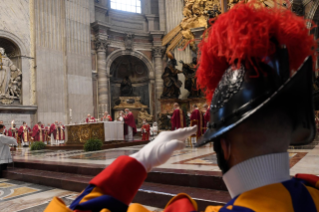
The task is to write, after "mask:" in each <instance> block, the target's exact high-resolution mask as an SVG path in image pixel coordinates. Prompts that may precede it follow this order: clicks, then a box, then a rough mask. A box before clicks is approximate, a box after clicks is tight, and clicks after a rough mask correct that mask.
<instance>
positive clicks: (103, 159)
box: [13, 145, 319, 175]
mask: <svg viewBox="0 0 319 212" xmlns="http://www.w3.org/2000/svg"><path fill="white" fill-rule="evenodd" d="M142 147H143V146H142V145H140V146H133V147H122V148H117V149H108V150H101V151H96V152H84V151H83V150H59V151H55V150H40V151H32V152H31V151H29V149H27V148H24V149H21V148H20V149H18V150H17V151H16V152H14V153H13V158H14V160H17V161H18V160H23V161H37V162H52V163H55V162H59V163H73V164H74V163H79V164H90V166H94V165H97V166H98V165H99V166H101V165H108V164H111V163H112V162H113V161H114V160H115V159H116V158H117V157H118V156H120V155H130V154H133V153H135V152H137V151H138V150H139V149H141V148H142ZM289 156H290V168H291V175H294V174H296V173H311V174H316V175H319V166H318V165H317V164H319V145H317V146H316V147H315V148H314V149H312V150H309V149H298V150H296V149H290V150H289ZM159 168H164V169H184V170H202V171H220V170H219V168H218V166H217V160H216V155H215V153H214V150H213V148H212V147H210V146H206V147H202V148H198V149H193V148H185V149H183V150H179V151H176V152H174V154H173V155H172V157H171V158H170V159H169V160H168V161H167V162H166V163H165V164H163V165H162V166H160V167H159Z"/></svg>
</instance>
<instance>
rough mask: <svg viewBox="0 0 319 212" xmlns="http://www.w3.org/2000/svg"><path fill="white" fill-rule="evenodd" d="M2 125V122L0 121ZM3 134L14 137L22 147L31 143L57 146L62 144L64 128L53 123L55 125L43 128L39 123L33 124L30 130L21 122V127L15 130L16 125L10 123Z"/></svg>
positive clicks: (60, 123) (58, 123)
mask: <svg viewBox="0 0 319 212" xmlns="http://www.w3.org/2000/svg"><path fill="white" fill-rule="evenodd" d="M0 124H3V121H0ZM3 134H4V135H6V136H10V137H14V138H16V139H17V142H18V143H21V145H23V146H28V145H29V143H30V142H31V141H41V142H44V143H51V144H58V143H64V140H65V127H64V125H63V124H62V122H58V121H55V123H52V124H48V125H47V126H44V125H43V124H42V123H41V122H38V123H37V124H35V125H34V126H33V128H32V130H31V128H30V127H29V126H28V125H27V124H26V122H23V125H22V126H20V127H19V129H18V128H16V124H15V123H14V121H12V126H11V128H10V129H9V130H7V129H4V131H3Z"/></svg>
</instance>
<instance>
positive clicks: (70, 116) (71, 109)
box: [70, 108, 72, 117]
mask: <svg viewBox="0 0 319 212" xmlns="http://www.w3.org/2000/svg"><path fill="white" fill-rule="evenodd" d="M70 117H72V109H71V108H70Z"/></svg>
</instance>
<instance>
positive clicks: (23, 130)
mask: <svg viewBox="0 0 319 212" xmlns="http://www.w3.org/2000/svg"><path fill="white" fill-rule="evenodd" d="M189 116H190V117H189V118H190V126H194V125H197V126H198V130H197V134H196V135H194V136H193V137H194V138H195V140H196V139H197V138H200V137H201V136H202V134H203V133H204V132H205V131H206V129H207V126H206V125H207V123H208V122H209V119H210V114H209V108H208V106H207V105H204V106H203V109H201V110H200V109H199V108H198V107H197V105H196V104H194V105H193V110H192V112H191V114H189ZM115 120H116V121H122V122H124V139H125V140H126V141H128V142H129V141H134V135H136V133H137V128H136V124H135V118H134V115H133V113H132V112H131V111H130V110H129V109H125V111H120V113H119V116H118V117H117V118H116V119H115ZM98 121H102V122H104V121H113V119H112V117H111V115H110V114H109V113H108V112H104V115H103V117H101V118H100V119H96V118H94V117H93V116H91V115H90V114H88V115H87V118H86V123H95V122H98ZM0 124H3V121H0ZM171 125H172V130H177V129H179V128H184V127H187V126H186V115H185V113H184V111H183V110H182V109H181V108H180V106H179V104H178V103H174V112H173V114H172V116H171ZM150 132H151V126H150V124H149V123H147V121H146V120H143V124H142V127H141V137H142V140H143V141H148V140H150V134H151V133H150ZM3 134H4V135H6V136H9V137H14V138H16V140H17V142H18V143H19V144H21V145H22V146H29V144H30V143H31V142H34V141H40V142H44V143H45V144H51V145H55V144H63V143H64V140H65V126H64V125H63V124H62V122H58V121H55V122H54V123H52V124H47V125H46V126H45V125H44V124H43V123H41V122H38V123H37V124H35V125H34V126H33V128H32V129H31V128H30V127H29V126H28V125H27V124H26V122H23V125H21V126H20V127H19V128H17V126H16V124H15V123H14V121H12V124H11V128H10V129H5V130H4V132H3Z"/></svg>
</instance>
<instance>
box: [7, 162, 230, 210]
mask: <svg viewBox="0 0 319 212" xmlns="http://www.w3.org/2000/svg"><path fill="white" fill-rule="evenodd" d="M3 177H4V178H7V179H12V180H19V181H25V182H30V183H35V184H40V185H46V186H51V187H55V188H60V189H65V190H70V191H76V192H81V191H82V190H83V189H84V188H85V187H86V186H87V184H88V182H89V181H90V180H91V179H92V178H93V176H92V175H81V174H72V173H66V172H64V173H62V172H55V171H44V170H36V169H26V168H8V170H6V171H3ZM178 193H187V194H189V195H190V196H192V197H193V198H194V199H195V200H196V201H197V203H198V206H199V211H202V210H204V209H205V208H206V207H207V206H208V205H224V204H225V203H226V202H228V201H229V200H230V199H231V198H230V196H229V194H228V192H227V191H221V190H213V189H203V188H194V187H187V186H178V185H167V184H160V183H152V182H144V183H143V185H142V186H141V188H140V189H139V191H138V193H137V195H136V196H135V198H134V200H133V202H138V203H141V204H143V205H149V206H152V207H158V208H163V207H165V205H166V203H167V202H168V201H169V200H170V199H171V198H172V197H173V196H175V195H176V194H178Z"/></svg>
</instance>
